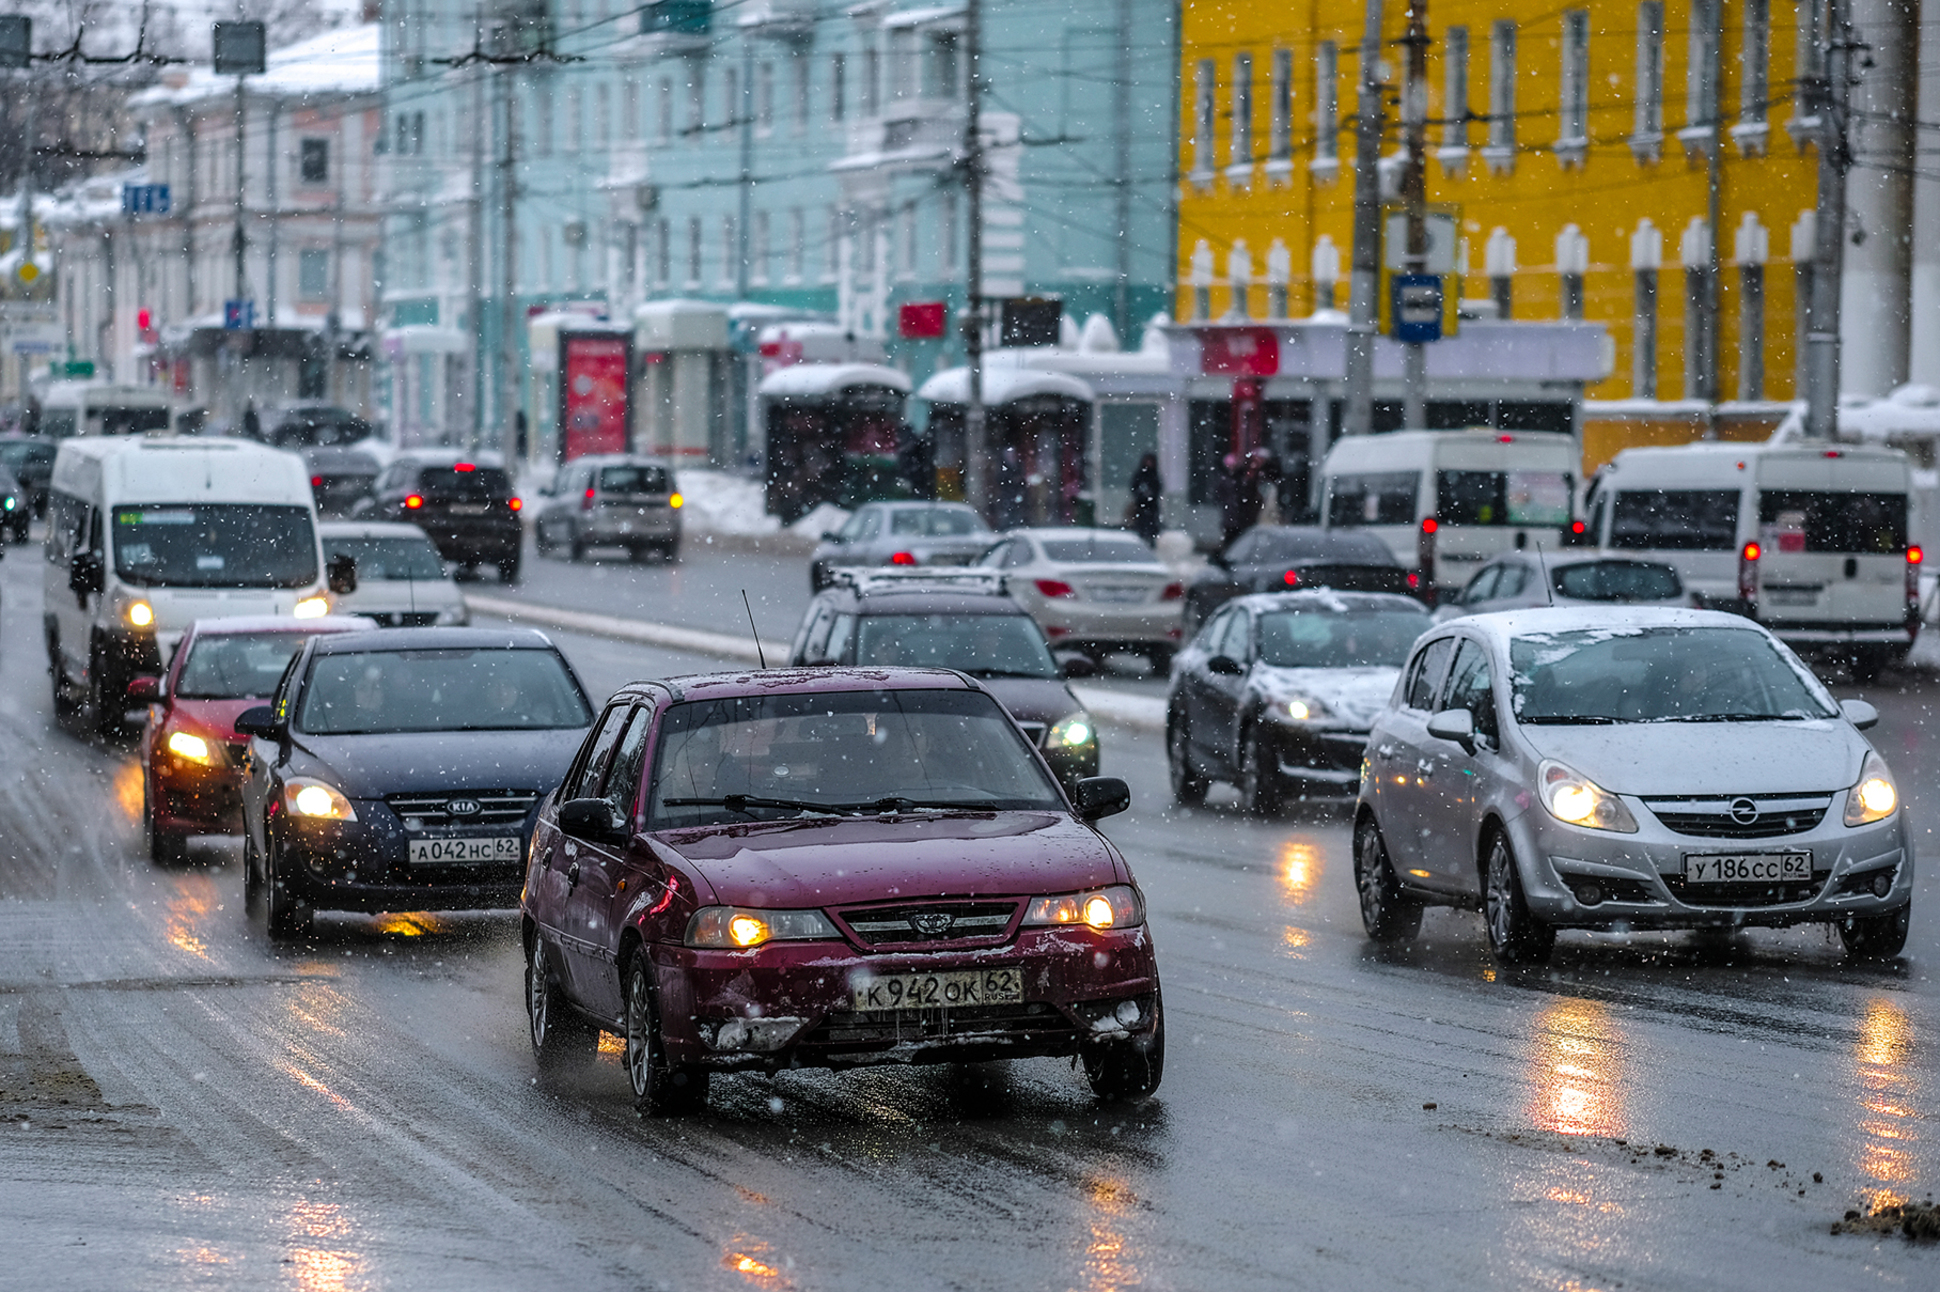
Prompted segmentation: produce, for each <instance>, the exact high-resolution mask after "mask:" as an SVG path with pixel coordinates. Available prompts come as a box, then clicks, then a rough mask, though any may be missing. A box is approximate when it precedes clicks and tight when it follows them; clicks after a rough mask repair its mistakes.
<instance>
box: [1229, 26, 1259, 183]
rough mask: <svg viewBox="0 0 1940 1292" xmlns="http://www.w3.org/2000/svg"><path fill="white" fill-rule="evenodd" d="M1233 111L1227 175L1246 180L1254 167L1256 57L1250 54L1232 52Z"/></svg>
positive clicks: (1231, 106) (1230, 106)
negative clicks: (1254, 59)
mask: <svg viewBox="0 0 1940 1292" xmlns="http://www.w3.org/2000/svg"><path fill="white" fill-rule="evenodd" d="M1229 108H1230V111H1231V113H1232V121H1231V123H1230V130H1229V132H1228V134H1227V136H1226V147H1227V152H1226V165H1227V167H1228V168H1229V171H1228V175H1227V178H1228V179H1232V180H1235V181H1236V182H1240V183H1244V182H1245V179H1246V175H1244V174H1242V173H1241V172H1247V173H1250V172H1251V171H1252V169H1253V56H1252V55H1251V54H1235V55H1233V97H1232V101H1231V103H1230V104H1229Z"/></svg>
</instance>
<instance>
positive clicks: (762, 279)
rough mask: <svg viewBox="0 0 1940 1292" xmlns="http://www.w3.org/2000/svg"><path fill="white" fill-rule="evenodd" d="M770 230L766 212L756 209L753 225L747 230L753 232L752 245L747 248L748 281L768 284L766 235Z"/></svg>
mask: <svg viewBox="0 0 1940 1292" xmlns="http://www.w3.org/2000/svg"><path fill="white" fill-rule="evenodd" d="M771 231H772V229H771V221H770V220H769V217H768V213H767V212H766V211H756V212H755V213H754V227H753V229H751V230H750V231H749V232H750V233H752V234H753V243H754V245H753V246H751V247H749V248H748V260H749V266H748V281H749V282H752V283H759V284H760V285H762V286H764V287H765V286H767V285H768V247H769V244H768V236H769V234H770V232H771Z"/></svg>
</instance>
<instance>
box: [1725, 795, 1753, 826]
mask: <svg viewBox="0 0 1940 1292" xmlns="http://www.w3.org/2000/svg"><path fill="white" fill-rule="evenodd" d="M1731 819H1732V820H1733V821H1736V822H1737V823H1738V824H1739V825H1750V824H1751V823H1752V822H1753V821H1756V820H1757V819H1758V805H1757V804H1756V803H1754V802H1752V801H1751V800H1750V799H1733V800H1731Z"/></svg>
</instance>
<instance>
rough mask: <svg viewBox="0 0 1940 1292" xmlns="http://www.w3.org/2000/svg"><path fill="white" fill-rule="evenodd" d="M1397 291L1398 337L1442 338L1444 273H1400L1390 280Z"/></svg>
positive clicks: (1395, 319)
mask: <svg viewBox="0 0 1940 1292" xmlns="http://www.w3.org/2000/svg"><path fill="white" fill-rule="evenodd" d="M1388 281H1389V283H1390V284H1391V285H1392V290H1393V292H1394V301H1393V308H1394V315H1393V317H1394V339H1395V340H1397V341H1439V340H1441V339H1442V278H1441V275H1440V274H1396V275H1394V277H1392V278H1391V279H1389V280H1388Z"/></svg>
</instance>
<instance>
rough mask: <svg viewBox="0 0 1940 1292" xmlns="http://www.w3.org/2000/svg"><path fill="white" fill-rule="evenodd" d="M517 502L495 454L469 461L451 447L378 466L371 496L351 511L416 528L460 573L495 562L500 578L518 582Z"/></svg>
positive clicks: (519, 532) (354, 514) (521, 534)
mask: <svg viewBox="0 0 1940 1292" xmlns="http://www.w3.org/2000/svg"><path fill="white" fill-rule="evenodd" d="M522 506H524V504H523V503H522V502H521V501H520V499H519V497H518V495H517V494H515V493H513V492H512V478H511V477H510V476H508V475H506V473H505V468H504V467H502V466H500V465H499V464H498V462H497V460H496V459H490V458H483V457H481V458H479V459H477V460H476V461H474V460H472V459H470V458H464V457H461V456H459V455H458V454H457V453H456V452H453V451H451V450H413V451H412V452H410V453H407V454H404V455H403V456H401V457H399V458H398V459H397V460H396V461H394V462H392V463H391V465H390V466H388V467H386V468H385V469H384V474H383V475H381V476H379V477H378V478H377V483H376V484H375V485H374V486H372V488H371V495H370V497H368V498H364V499H362V500H361V501H359V502H358V503H357V505H356V507H355V508H354V509H352V511H351V515H352V517H354V518H355V519H358V520H400V521H404V522H406V523H408V524H412V525H416V526H417V527H418V528H420V529H422V530H423V531H424V532H425V533H426V534H429V535H430V536H431V541H432V543H434V544H435V545H436V546H437V548H438V555H440V556H442V557H444V558H445V560H447V561H449V562H451V564H453V565H454V566H456V567H458V570H459V572H460V573H461V574H462V575H465V576H470V575H473V574H475V573H477V570H478V567H479V566H481V565H495V566H497V567H498V577H499V582H501V583H517V582H518V581H519V555H520V544H521V541H522V539H523V537H524V527H523V526H522V525H521V524H520V521H519V509H520V508H521V507H522Z"/></svg>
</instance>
